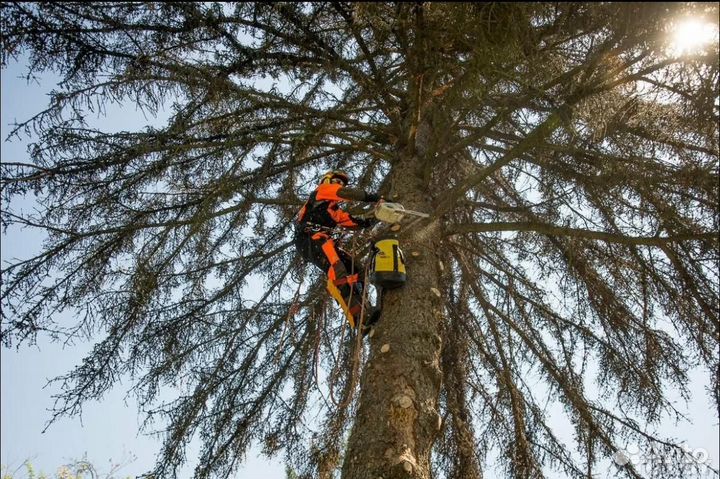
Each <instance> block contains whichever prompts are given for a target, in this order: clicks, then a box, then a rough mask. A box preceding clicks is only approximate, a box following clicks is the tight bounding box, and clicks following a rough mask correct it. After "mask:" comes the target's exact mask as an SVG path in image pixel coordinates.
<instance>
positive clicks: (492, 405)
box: [1, 2, 720, 479]
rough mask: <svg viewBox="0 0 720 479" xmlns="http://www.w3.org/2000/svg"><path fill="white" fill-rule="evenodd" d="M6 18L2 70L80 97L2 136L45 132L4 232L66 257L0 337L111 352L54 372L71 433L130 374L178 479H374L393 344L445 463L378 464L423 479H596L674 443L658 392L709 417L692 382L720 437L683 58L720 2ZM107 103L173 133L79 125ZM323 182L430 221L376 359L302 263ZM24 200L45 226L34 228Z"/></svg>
mask: <svg viewBox="0 0 720 479" xmlns="http://www.w3.org/2000/svg"><path fill="white" fill-rule="evenodd" d="M2 9H3V15H2V20H1V22H2V23H1V33H2V63H3V66H6V65H7V64H8V62H10V61H12V60H13V59H16V58H18V57H19V56H21V55H27V58H28V59H29V62H28V73H27V74H28V78H31V77H32V76H33V75H34V74H36V73H38V72H43V71H53V72H56V73H57V74H59V75H60V76H61V78H62V82H61V83H60V84H59V85H58V86H57V89H55V90H54V91H53V92H52V94H51V96H50V103H49V105H48V107H47V109H46V110H44V111H42V112H39V113H38V114H37V115H36V116H34V117H32V118H30V119H28V120H27V121H25V122H23V123H20V124H18V125H16V126H15V128H14V130H13V131H12V132H11V133H10V135H9V136H10V137H12V136H15V135H22V134H23V133H29V132H31V131H32V132H36V133H37V135H38V141H37V142H36V143H35V144H33V145H31V147H30V149H29V156H30V159H29V160H28V161H26V160H24V159H8V158H3V161H2V165H1V167H2V178H1V186H2V198H3V202H4V207H3V211H2V222H3V225H4V226H5V227H7V226H8V225H16V226H29V227H33V228H38V229H40V230H42V231H44V232H45V233H46V234H47V239H46V241H45V243H44V245H43V247H42V250H41V251H38V252H35V254H34V255H33V256H31V257H30V258H27V259H22V260H18V261H15V262H13V263H10V264H7V265H3V270H2V279H3V285H2V306H3V311H2V341H3V343H4V344H5V345H6V346H11V345H16V344H21V343H22V342H25V341H32V340H33V339H34V338H35V337H36V335H37V334H48V335H51V336H52V337H57V338H63V339H81V338H84V339H89V340H94V341H97V343H96V345H95V347H94V350H93V352H92V353H91V354H90V355H89V356H88V357H87V358H85V360H84V361H83V363H82V364H80V365H79V366H78V367H77V368H76V369H74V370H73V371H70V372H68V374H67V375H66V376H64V377H62V378H59V380H60V381H61V386H62V392H61V394H60V396H59V398H58V403H57V409H56V414H58V415H62V414H70V415H72V414H76V413H78V412H79V411H80V410H81V407H82V404H83V402H84V401H86V400H89V399H93V398H100V397H102V395H103V393H104V392H105V391H107V390H108V389H109V388H111V387H113V386H114V385H116V384H117V383H118V381H119V380H120V379H121V378H126V377H127V378H130V379H131V381H132V385H133V386H132V390H133V392H134V393H135V394H136V395H137V397H138V399H139V401H140V405H141V408H142V410H143V412H144V413H145V414H146V417H147V423H146V425H147V427H148V428H149V429H151V428H152V427H153V424H154V421H156V419H157V420H158V422H157V423H155V424H159V425H160V426H161V427H163V428H165V429H163V431H162V432H163V438H164V442H163V446H162V449H161V452H160V455H159V457H158V461H157V467H156V469H155V470H154V471H153V473H154V474H155V475H156V476H157V477H174V476H175V475H176V473H177V471H178V468H179V467H180V466H181V465H182V464H184V463H185V461H186V460H187V458H186V456H185V448H186V446H187V444H188V441H189V440H190V439H191V438H192V437H193V436H194V435H195V436H197V437H199V438H200V439H201V441H202V457H200V458H197V467H196V469H195V476H196V477H198V478H204V477H230V476H231V474H232V472H233V470H234V469H235V468H236V467H237V465H238V464H239V462H240V461H242V459H243V455H244V453H245V452H246V451H247V450H248V447H249V446H250V444H251V443H253V442H256V443H260V444H262V445H263V450H264V452H265V453H266V454H268V455H276V454H281V453H284V454H285V456H284V457H285V460H286V461H287V462H288V464H289V465H290V466H291V467H292V468H293V469H294V470H295V471H296V472H297V474H298V475H300V476H302V477H317V476H320V477H332V474H333V471H335V470H336V469H337V468H339V467H340V465H341V463H342V462H343V461H345V462H346V464H345V466H343V467H344V468H345V469H344V471H345V473H344V477H360V476H358V475H356V476H352V475H351V474H355V473H352V472H348V471H351V469H348V468H350V467H351V465H348V463H349V462H351V460H350V459H348V457H350V456H353V455H354V454H355V452H353V454H347V451H350V450H352V451H356V450H357V449H355V446H354V444H355V441H356V440H355V439H353V438H354V437H360V436H356V435H362V434H365V435H372V433H373V431H372V430H369V431H368V430H365V431H364V432H363V431H361V430H362V428H363V424H368V423H367V421H369V420H370V419H369V418H370V417H371V416H372V414H373V413H372V412H368V411H370V409H366V408H365V407H364V406H362V404H360V403H362V401H363V400H362V399H360V400H358V395H357V392H358V391H360V392H361V393H362V394H365V393H366V391H370V390H373V391H375V390H376V389H373V388H374V387H375V386H373V384H374V383H373V382H372V381H381V380H382V374H383V373H382V369H381V368H380V367H379V366H378V367H375V365H376V364H377V365H379V364H381V363H380V362H379V361H380V359H379V358H380V352H379V351H380V347H381V345H383V344H389V343H386V341H385V339H383V338H388V337H393V336H392V334H395V333H394V332H397V334H398V335H400V337H402V334H409V336H407V337H408V342H411V340H412V341H415V340H417V343H413V344H415V346H413V347H414V348H415V349H414V350H411V348H410V346H407V345H406V346H401V347H399V348H398V347H396V346H395V344H396V343H393V348H395V349H393V354H398V355H403V358H404V359H403V361H408V363H407V364H410V363H412V364H416V363H417V365H418V366H417V367H418V368H420V369H421V368H423V367H426V370H423V371H424V372H417V374H418V375H420V376H422V375H424V376H422V377H423V378H424V379H422V381H419V382H418V383H417V384H423V385H425V386H427V388H426V387H425V386H422V387H421V386H416V385H415V384H416V383H414V382H412V380H410V379H408V381H410V382H412V384H413V385H412V386H411V387H410V386H408V387H409V388H410V389H412V391H413V392H412V394H411V393H407V394H409V395H410V396H407V395H406V396H402V398H405V397H411V398H412V404H413V406H412V407H411V408H409V410H410V411H411V412H412V413H413V414H414V415H411V416H408V417H410V419H408V421H410V422H409V424H414V426H412V428H414V429H412V428H411V429H412V430H413V431H415V432H414V434H415V437H414V439H413V441H416V442H417V444H416V446H413V447H417V448H418V450H421V449H422V450H425V449H427V450H430V449H432V460H431V461H430V463H429V465H428V466H427V467H425V466H423V461H422V460H420V456H421V454H415V453H414V452H413V453H412V454H411V453H410V452H406V453H403V452H401V451H397V450H396V449H397V448H395V449H392V448H389V449H387V451H388V452H387V455H386V457H385V459H387V461H389V462H390V463H392V464H390V465H389V466H388V467H390V466H393V467H395V466H396V465H398V464H399V466H402V467H400V468H399V469H398V470H397V472H393V474H396V475H391V476H387V475H386V476H385V477H386V479H387V478H388V477H423V478H425V477H429V474H430V473H432V474H435V477H443V475H444V477H447V478H473V477H474V478H479V477H480V475H481V474H482V470H483V468H484V467H487V464H488V461H489V460H490V459H492V461H493V463H494V464H496V466H497V467H498V468H499V469H500V470H501V471H503V472H504V473H505V474H506V475H507V476H508V477H518V476H519V477H542V476H545V475H549V474H551V471H560V472H561V473H563V474H565V475H567V476H570V477H580V476H583V477H588V476H589V475H590V474H592V473H594V472H596V471H597V468H598V465H599V463H600V462H601V461H603V460H606V459H607V458H608V457H610V456H611V455H612V454H613V453H614V452H615V451H617V450H619V449H622V448H623V447H624V445H625V444H626V443H627V442H628V441H634V442H636V443H638V444H642V445H644V446H645V447H647V448H650V447H654V448H667V449H668V450H677V449H678V447H677V445H676V444H674V443H673V440H672V439H671V438H664V437H659V436H657V435H656V434H655V433H654V432H653V426H654V425H656V424H658V423H659V421H661V420H662V419H663V418H667V417H680V416H681V414H682V411H681V410H679V409H677V406H676V405H675V404H674V403H673V402H672V401H670V400H669V396H668V394H669V392H670V391H680V392H681V393H682V394H683V395H684V397H688V396H689V394H690V393H691V392H690V391H689V390H688V389H687V383H688V377H687V373H688V371H689V370H690V369H692V368H696V367H702V368H704V369H707V371H708V372H709V376H708V383H707V384H708V391H709V393H710V394H711V395H712V396H713V400H714V402H715V406H716V411H715V415H716V418H717V416H718V412H719V411H720V393H719V392H718V391H720V360H719V353H720V350H719V345H720V322H719V319H718V294H719V291H718V290H719V287H718V284H719V283H720V278H719V277H718V276H719V268H718V265H719V264H718V261H719V254H718V253H719V245H718V231H719V227H718V181H719V179H718V157H719V150H718V119H719V115H720V112H719V106H718V97H719V96H720V95H719V93H720V86H719V82H718V45H717V42H714V43H712V44H710V45H709V46H707V47H706V48H705V49H703V50H699V51H698V52H694V53H691V54H684V55H680V54H678V53H677V52H673V51H672V49H671V48H669V46H668V42H669V41H668V35H669V32H670V30H671V28H672V25H673V23H676V22H678V21H679V19H681V18H682V17H683V16H687V15H693V16H698V17H701V18H705V19H706V20H707V21H710V22H713V23H714V24H715V25H716V26H717V23H718V5H717V4H684V3H672V4H669V3H642V4H641V3H456V4H455V3H422V2H416V3H405V2H398V3H339V2H319V3H211V2H204V3H174V2H157V3H152V2H147V3H146V2H143V3H138V2H133V3H125V2H88V3H79V2H78V3H75V2H53V3H22V2H18V3H4V4H3V6H2ZM114 104H120V105H125V106H126V107H128V106H132V107H137V108H139V109H140V110H141V112H142V113H144V114H145V115H147V116H150V117H152V116H153V115H156V114H158V113H160V112H163V111H169V113H170V114H169V119H168V121H167V122H166V123H165V124H163V125H160V126H158V125H153V124H152V123H150V122H149V121H148V120H147V119H146V116H144V115H143V114H141V113H140V112H139V113H138V118H137V120H138V123H137V126H138V127H137V129H136V130H134V131H100V130H99V129H97V128H94V127H93V126H92V123H91V122H90V121H88V120H87V118H88V115H90V114H94V113H96V112H103V111H105V109H106V108H108V107H109V106H110V105H114ZM331 168H342V169H344V170H346V171H348V172H349V173H351V175H352V176H353V178H354V179H355V183H356V184H357V185H359V186H360V187H363V188H366V189H369V190H376V191H380V192H382V193H384V194H386V195H389V196H391V197H393V198H394V199H396V200H398V201H399V202H401V203H403V204H405V205H406V206H407V207H411V208H412V209H417V210H421V211H427V212H429V213H430V214H431V218H430V219H429V220H427V221H423V222H420V223H418V224H417V225H416V226H414V227H413V228H408V229H406V230H402V231H401V232H400V233H399V237H400V239H401V241H404V243H403V244H406V245H408V247H409V248H413V251H415V250H416V251H415V252H416V253H417V256H418V259H416V260H414V259H413V257H412V256H410V255H409V256H408V272H409V276H410V281H409V286H410V288H408V290H407V292H404V291H403V290H399V291H397V292H393V293H392V294H393V295H390V296H389V298H388V301H389V302H390V303H389V309H388V311H389V313H388V315H385V314H384V315H383V318H382V319H381V322H380V325H379V328H387V329H379V330H378V332H379V336H378V337H379V338H380V339H378V338H374V339H371V340H370V341H369V345H365V346H360V342H359V341H355V340H354V338H352V336H351V335H350V334H349V333H348V330H347V328H346V327H345V325H344V321H343V320H342V319H341V317H340V316H339V315H338V312H339V311H338V310H337V308H335V307H334V305H333V304H332V303H331V301H329V300H328V298H327V295H326V293H325V291H324V279H323V278H321V277H320V276H319V275H318V274H317V272H316V271H314V270H312V268H309V267H307V266H305V265H304V264H303V263H302V262H301V261H300V260H299V258H297V257H296V255H295V252H294V250H293V247H292V231H293V220H294V217H295V214H296V212H297V210H298V209H299V208H300V207H301V206H302V204H303V202H304V201H305V199H306V197H307V195H308V194H309V193H310V191H311V190H312V188H313V187H314V185H315V184H316V182H317V179H318V177H319V176H320V175H321V174H322V173H323V172H324V171H325V170H327V169H331ZM28 193H32V194H35V195H36V196H37V198H38V201H39V204H40V205H41V207H40V208H39V210H38V211H37V212H36V213H32V214H20V213H17V212H15V211H13V209H12V208H11V201H12V199H13V198H15V197H17V196H19V195H23V194H28ZM356 246H357V245H356ZM361 246H364V245H359V246H357V247H358V250H359V251H361V250H362V248H361ZM408 253H409V251H408ZM413 282H415V283H413ZM412 284H415V285H422V289H423V291H425V293H426V296H427V298H426V297H422V296H421V295H420V293H419V290H420V287H419V286H418V287H417V288H416V289H413V288H412ZM257 285H261V287H257ZM428 286H433V287H432V288H430V289H428ZM428 298H429V299H428ZM393 308H396V309H393ZM67 309H70V310H73V311H75V312H76V315H75V317H74V320H73V321H72V322H71V323H68V324H64V323H62V324H61V323H58V321H57V320H56V319H55V318H56V316H55V313H57V312H58V311H62V310H67ZM393 311H394V312H393ZM424 314H428V315H431V316H427V317H428V318H431V319H430V320H428V321H426V320H425V319H424V318H426V316H423V315H424ZM418 318H423V321H422V322H421V321H420V320H419V319H418ZM413 331H418V333H417V335H414V334H415V333H413ZM408 332H409V333H408ZM401 333H402V334H401ZM384 334H385V336H383V335H384ZM396 350H397V351H398V352H397V353H395V351H396ZM413 354H416V356H413ZM387 357H388V358H390V359H388V361H389V363H388V364H390V365H392V364H393V363H392V361H394V360H395V358H396V356H393V355H392V354H391V355H388V356H387ZM413 358H415V359H413ZM366 359H367V361H369V362H366ZM413 361H414V362H413ZM395 364H399V363H395ZM403 364H406V363H403ZM423 365H424V366H423ZM388 370H392V368H391V367H389V366H388ZM418 371H419V369H418ZM414 374H415V372H414V373H413V375H414ZM410 376H412V375H410V374H409V375H408V377H410ZM420 376H418V377H420ZM393 377H395V376H393ZM413 377H414V376H413ZM378 378H379V379H378ZM393 384H394V383H393ZM163 388H173V389H174V390H177V391H179V393H178V394H177V397H176V398H175V399H174V400H173V401H170V402H162V401H159V400H158V394H159V392H160V391H161V390H162V389H163ZM368 394H370V393H368ZM366 397H367V398H370V397H371V396H370V395H368V396H366ZM369 400H370V399H368V401H369ZM400 402H401V403H402V401H400ZM549 403H552V404H555V403H558V404H561V405H562V410H563V411H564V414H565V416H566V419H567V420H568V421H569V422H570V423H571V424H572V427H573V430H574V437H573V438H572V440H571V441H568V440H567V438H561V437H559V436H558V433H557V425H556V424H554V422H553V420H552V418H551V417H550V415H549V414H548V411H547V408H546V405H547V404H549ZM383 404H384V403H383ZM404 407H405V406H403V408H404ZM393 411H395V409H393ZM378 414H380V413H379V412H378ZM398 417H399V416H398ZM402 417H405V416H402ZM433 418H434V419H433ZM395 419H397V417H395ZM401 419H402V418H401ZM397 420H398V421H400V419H397ZM402 420H403V421H404V419H402ZM353 423H354V424H355V426H354V427H355V430H353V432H350V428H351V426H352V425H353ZM380 436H382V434H380ZM363 437H364V436H363ZM403 437H405V436H403ZM381 440H382V438H380V439H378V441H381ZM346 441H347V442H346ZM401 442H402V441H401ZM378 447H379V446H378ZM413 447H409V449H413ZM423 448H425V449H423ZM383 450H385V449H383ZM373 451H374V450H373ZM192 459H193V460H194V459H195V458H192ZM385 459H382V458H379V459H377V461H383V460H385ZM373 467H375V466H373ZM378 467H379V466H378ZM658 467H662V468H664V469H662V470H661V471H660V472H659V473H660V474H662V475H663V477H675V476H676V477H683V475H684V474H685V473H686V471H685V470H684V469H682V467H684V465H682V467H681V465H680V464H675V463H669V464H660V465H659V466H658ZM403 468H404V469H403ZM373 470H375V469H373ZM378 470H379V469H378ZM403 470H404V471H405V472H404V473H403V472H402V471H403ZM393 471H394V469H393ZM428 471H429V472H428ZM619 471H620V472H621V473H622V474H626V475H627V476H629V477H642V475H643V471H642V470H640V468H637V467H634V466H633V465H632V464H628V465H627V466H625V467H622V468H620V469H619ZM656 473H658V472H657V471H656ZM401 474H406V476H403V475H401ZM363 477H364V476H363ZM368 477H370V476H368ZM372 477H376V476H372Z"/></svg>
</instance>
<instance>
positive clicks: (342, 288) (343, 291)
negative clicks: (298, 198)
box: [295, 171, 381, 333]
mask: <svg viewBox="0 0 720 479" xmlns="http://www.w3.org/2000/svg"><path fill="white" fill-rule="evenodd" d="M348 181H349V176H348V175H347V173H345V172H342V171H329V172H327V173H326V174H325V175H323V177H322V178H321V180H320V184H319V185H318V187H317V188H316V189H315V191H313V192H312V193H311V194H310V197H309V198H308V200H307V201H306V202H305V204H304V205H303V207H302V208H301V209H300V212H299V213H298V216H297V224H296V230H295V246H296V248H297V250H298V253H300V255H301V256H302V257H303V258H304V259H305V260H306V261H309V262H311V263H312V264H314V265H315V266H317V267H318V268H320V269H322V270H323V271H325V272H327V278H328V280H327V289H328V292H330V295H331V296H332V297H333V298H335V300H336V301H337V302H338V303H339V304H340V306H341V307H342V310H343V312H344V313H345V316H346V317H347V320H348V323H350V327H352V328H355V327H356V325H357V324H358V323H359V319H360V312H361V311H363V296H366V295H364V294H363V292H364V290H365V284H364V271H363V268H362V267H361V265H359V264H358V263H356V262H355V261H354V259H353V257H352V256H351V255H350V254H349V253H348V252H346V251H344V250H342V249H341V248H339V247H338V245H337V244H336V243H335V240H334V239H333V238H332V233H333V232H334V231H335V230H336V228H337V227H340V228H347V229H359V228H368V227H371V226H373V225H374V224H375V223H376V220H375V219H365V218H358V217H355V216H353V215H351V214H349V213H348V212H346V211H344V210H342V209H341V208H340V206H339V203H342V202H344V201H360V202H367V203H376V202H378V201H380V200H381V197H380V195H378V194H375V193H367V192H365V191H364V190H361V189H356V188H349V187H348V186H347V185H348ZM363 318H364V320H363V321H362V324H363V333H366V332H367V331H369V328H370V326H371V325H372V324H374V323H375V322H377V320H378V319H379V318H380V310H379V309H378V308H376V307H375V306H372V305H371V304H370V302H369V301H367V302H366V303H365V307H364V316H363Z"/></svg>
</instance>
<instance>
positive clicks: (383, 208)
mask: <svg viewBox="0 0 720 479" xmlns="http://www.w3.org/2000/svg"><path fill="white" fill-rule="evenodd" d="M373 214H374V215H375V218H377V219H378V220H380V221H382V222H383V223H400V222H401V221H402V219H403V218H405V217H406V216H415V217H418V218H429V217H430V215H429V214H427V213H421V212H420V211H413V210H406V209H405V207H404V206H403V205H401V204H400V203H389V202H387V201H380V202H378V203H377V204H376V205H375V210H374V211H373Z"/></svg>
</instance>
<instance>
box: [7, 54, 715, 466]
mask: <svg viewBox="0 0 720 479" xmlns="http://www.w3.org/2000/svg"><path fill="white" fill-rule="evenodd" d="M21 74H22V66H21V65H18V64H12V65H10V66H9V67H8V68H7V69H3V70H2V97H1V101H2V104H1V105H2V115H1V125H2V126H1V128H2V139H3V142H2V151H1V154H2V159H3V161H27V154H26V152H25V147H26V144H27V141H17V140H16V141H14V142H12V143H7V142H5V141H4V140H5V137H6V136H7V133H8V132H9V130H10V128H9V126H8V125H9V124H10V123H12V122H13V121H15V120H18V121H22V120H26V119H28V118H29V117H30V116H31V115H32V114H34V113H37V112H39V111H41V110H42V109H44V108H45V107H46V105H47V102H48V97H47V92H48V91H50V90H51V89H53V88H55V87H56V85H55V82H54V77H52V76H45V77H43V78H42V79H41V82H40V84H39V85H38V84H32V85H27V84H26V82H25V80H23V79H18V78H17V77H18V76H20V75H21ZM109 113H110V117H109V118H97V119H96V121H94V122H93V123H94V124H95V126H98V127H99V128H103V129H106V130H116V129H127V130H133V129H136V128H140V127H142V126H143V125H145V124H146V123H147V122H148V119H146V117H145V116H143V114H142V112H140V111H137V110H135V109H134V108H132V107H129V108H124V109H121V108H119V107H118V108H112V109H110V112H109ZM161 120H162V118H161V119H160V120H158V121H161ZM24 140H26V139H24ZM32 207H33V198H24V199H18V201H17V202H15V203H13V208H14V209H23V208H25V209H27V208H32ZM41 241H42V237H41V235H40V234H38V233H37V232H33V231H19V230H17V229H15V230H9V231H8V234H7V235H5V236H3V237H2V248H1V251H2V260H3V262H4V261H6V260H8V259H11V258H14V257H19V258H24V257H27V256H28V255H30V254H31V253H33V252H36V251H37V250H38V249H39V248H40V245H41ZM64 314H69V315H71V314H72V313H71V312H67V313H64ZM90 346H91V345H89V344H74V345H68V346H63V345H62V344H53V343H50V342H48V341H47V340H45V339H42V338H41V339H40V340H39V342H38V344H37V345H36V346H32V347H27V346H23V347H21V348H20V349H18V350H15V349H11V350H8V349H1V350H0V359H1V362H2V375H1V393H2V397H1V401H0V429H1V436H0V446H1V447H0V463H1V464H2V465H3V466H6V467H8V468H10V470H14V469H15V468H17V467H19V466H21V464H22V463H23V462H24V461H25V460H27V459H29V460H30V461H31V462H32V463H33V464H34V465H35V466H36V469H39V470H42V471H45V472H47V473H51V472H54V471H55V469H56V468H57V467H58V466H59V465H61V464H64V463H66V462H69V461H71V460H73V459H80V458H82V457H83V456H84V455H85V454H87V458H88V460H89V461H90V462H92V463H94V464H95V465H96V466H97V468H98V470H99V472H101V473H102V472H107V471H109V470H110V469H111V467H112V465H113V464H118V463H123V464H124V463H127V465H126V466H125V467H123V468H122V469H121V470H120V471H119V474H120V476H122V477H125V476H128V475H129V476H134V475H136V474H140V473H142V472H145V471H147V470H149V469H150V468H151V467H152V464H153V461H154V457H155V454H156V453H157V452H158V450H159V448H160V442H159V441H158V440H157V439H155V438H152V437H146V436H142V435H138V427H139V424H140V421H141V418H140V417H139V416H138V414H137V406H136V403H135V402H134V401H133V400H132V398H126V397H125V392H126V390H127V389H128V388H129V387H130V384H129V383H125V384H120V385H118V386H117V387H116V388H115V389H113V390H112V391H111V392H110V393H109V394H108V395H107V396H106V397H105V398H104V399H103V400H102V401H101V402H92V403H88V404H87V405H86V407H85V409H84V412H83V415H82V418H81V419H80V418H63V419H60V420H59V421H58V422H57V423H55V424H54V425H52V426H51V427H50V428H49V430H48V431H47V432H45V433H42V431H43V429H44V428H45V425H46V423H47V421H48V420H49V419H50V413H49V412H48V410H49V409H50V408H51V407H52V405H53V398H52V396H53V394H57V393H58V392H59V386H58V385H57V384H50V385H47V382H48V380H50V379H52V378H54V377H56V376H58V375H61V374H63V373H66V372H67V371H69V370H70V369H72V368H73V367H74V366H75V365H76V364H78V363H79V362H80V361H81V359H82V358H83V356H84V354H85V353H86V352H87V351H88V350H89V348H90ZM707 378H708V376H707V375H706V374H704V373H703V372H702V371H696V372H694V373H693V374H692V380H693V381H692V384H691V391H692V399H691V403H690V405H689V407H688V408H687V410H686V409H685V406H684V405H683V404H682V401H681V400H680V398H679V397H678V401H677V407H678V408H679V409H680V410H681V411H687V414H688V416H689V417H690V418H691V419H692V421H693V423H681V424H678V425H675V424H672V423H670V422H666V423H664V424H663V425H662V427H661V428H660V431H661V432H662V433H664V434H665V435H667V436H671V437H674V438H676V439H677V440H679V441H683V440H684V441H687V444H688V446H689V447H690V448H691V449H696V448H702V449H704V450H706V451H707V452H708V455H709V458H710V460H711V461H712V464H713V466H714V467H717V466H718V457H719V456H720V454H719V452H718V450H719V448H720V446H719V445H718V443H719V441H720V440H719V434H718V423H717V416H716V412H715V411H714V409H713V407H712V405H711V403H710V402H709V399H708V398H709V394H708V391H706V389H705V388H706V384H707ZM565 434H566V435H569V434H570V432H569V431H565ZM197 449H198V445H197V443H192V444H191V447H190V448H189V450H188V455H189V459H191V464H192V459H193V455H194V454H196V452H197ZM190 473H191V469H190V468H187V469H185V470H184V472H183V475H185V476H186V477H189V476H190ZM235 477H236V478H241V479H242V478H255V477H263V478H268V479H281V478H284V477H285V474H284V467H283V465H282V464H280V461H279V460H274V461H273V462H268V461H267V460H265V459H262V458H258V457H257V450H256V449H253V450H252V451H251V452H250V454H249V455H248V458H247V462H246V464H245V465H244V466H243V467H242V468H241V469H240V470H239V471H238V473H237V474H236V476H235Z"/></svg>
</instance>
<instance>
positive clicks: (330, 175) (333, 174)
mask: <svg viewBox="0 0 720 479" xmlns="http://www.w3.org/2000/svg"><path fill="white" fill-rule="evenodd" d="M335 178H339V179H340V180H342V182H343V184H345V185H347V184H348V182H349V181H350V177H349V176H348V174H347V173H345V172H344V171H328V172H327V173H325V174H324V175H323V177H322V178H321V179H320V184H321V185H324V184H327V183H330V182H331V181H332V180H334V179H335Z"/></svg>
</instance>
